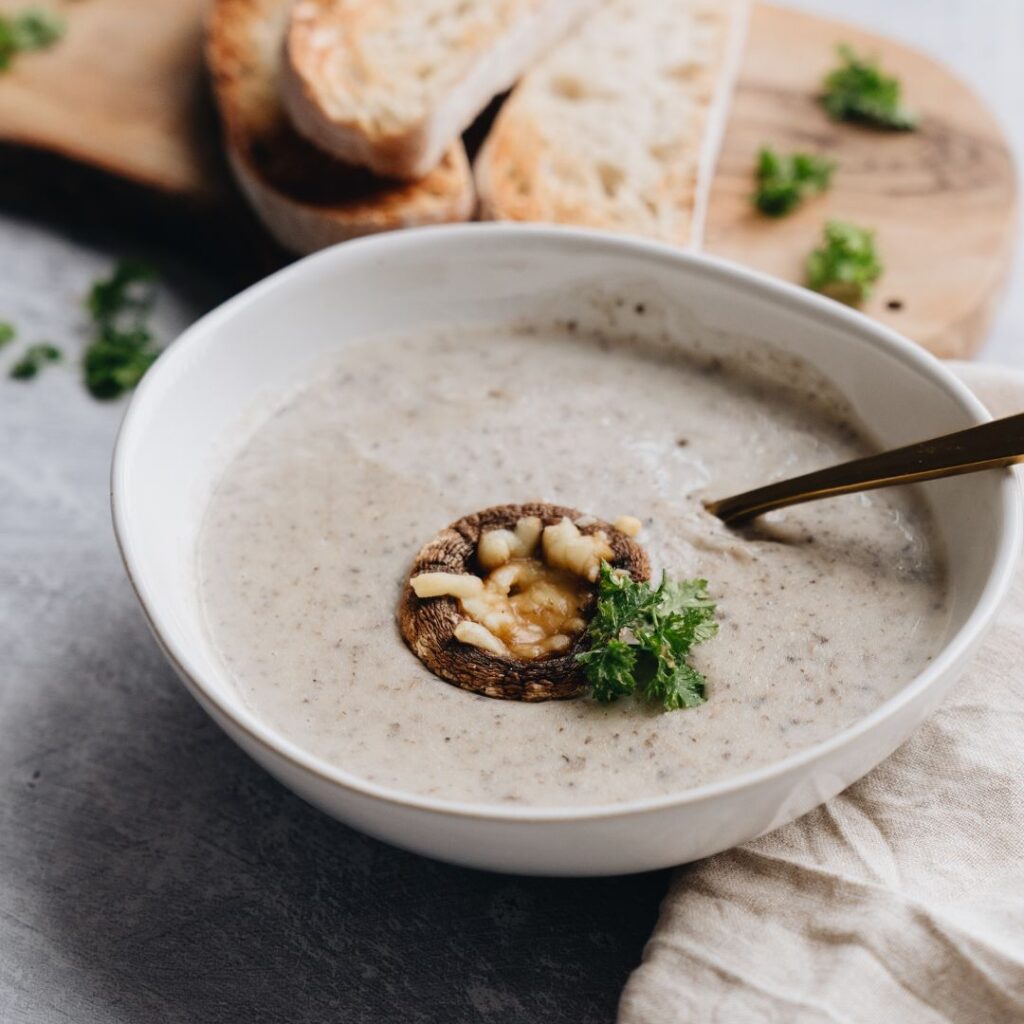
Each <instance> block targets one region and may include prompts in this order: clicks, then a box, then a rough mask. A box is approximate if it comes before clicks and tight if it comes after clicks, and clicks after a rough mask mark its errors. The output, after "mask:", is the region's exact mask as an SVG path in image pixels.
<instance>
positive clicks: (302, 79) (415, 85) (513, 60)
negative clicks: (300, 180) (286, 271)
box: [281, 0, 599, 180]
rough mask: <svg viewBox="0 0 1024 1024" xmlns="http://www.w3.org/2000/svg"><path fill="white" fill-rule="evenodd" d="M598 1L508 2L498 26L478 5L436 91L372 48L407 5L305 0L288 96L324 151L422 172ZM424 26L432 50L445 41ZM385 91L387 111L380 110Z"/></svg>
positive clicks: (393, 172)
mask: <svg viewBox="0 0 1024 1024" xmlns="http://www.w3.org/2000/svg"><path fill="white" fill-rule="evenodd" d="M598 2H599V0H504V2H503V3H501V4H498V3H495V4H494V6H493V7H491V8H490V9H489V13H490V16H491V17H492V18H493V19H495V20H496V21H497V23H498V24H497V25H495V26H493V27H491V29H490V31H485V30H484V29H483V28H482V27H481V26H480V25H474V23H473V21H472V17H473V15H474V14H475V13H477V12H479V11H480V10H481V9H483V10H487V8H486V7H484V8H480V7H472V6H471V7H470V13H469V14H467V15H466V16H465V20H466V24H465V25H464V26H463V31H462V37H461V39H460V43H461V47H460V48H452V49H453V52H452V53H450V54H449V55H448V63H449V64H450V66H451V67H452V68H453V71H452V74H453V76H454V77H453V78H452V80H451V81H447V82H446V83H445V87H444V88H443V89H441V91H440V92H439V93H437V94H436V95H435V94H430V95H429V96H428V95H427V93H428V90H429V86H428V85H427V84H426V83H420V82H418V81H417V80H416V79H415V78H414V77H410V76H409V75H408V74H405V75H402V76H400V77H399V79H398V80H397V81H396V80H394V78H391V77H389V76H388V74H387V72H388V68H387V67H382V66H380V64H379V63H378V62H377V61H375V59H374V57H373V56H371V55H370V54H369V53H368V51H370V50H372V46H371V45H370V43H369V42H368V39H367V37H369V36H371V35H372V34H373V33H377V34H380V33H381V32H382V30H383V27H386V26H387V25H389V24H392V23H398V22H399V21H400V19H402V18H408V16H409V12H408V11H407V10H403V5H402V4H400V3H391V4H387V3H382V2H381V0H300V2H299V3H297V4H296V5H295V7H294V8H293V10H292V14H291V19H290V22H289V26H288V30H287V34H286V38H285V42H284V67H283V73H282V81H281V94H282V100H283V103H284V106H285V109H286V110H287V112H288V115H289V117H290V118H291V121H292V123H293V124H294V125H295V127H296V128H297V130H298V131H299V133H300V134H301V135H303V136H304V137H305V138H307V139H309V140H310V141H311V142H313V143H314V145H316V146H318V147H319V148H320V149H323V150H324V151H325V152H327V153H330V154H332V155H333V156H335V157H337V158H338V159H341V160H345V161H347V162H349V163H354V164H359V165H361V166H365V167H369V168H370V169H371V170H373V171H375V172H376V173H377V174H382V175H387V176H392V177H396V178H403V179H407V180H415V179H418V178H421V177H423V176H424V175H425V174H428V173H429V172H430V171H431V170H432V169H433V168H434V167H436V166H437V164H438V162H439V161H440V160H441V159H442V157H443V155H444V153H445V151H446V149H447V148H448V147H449V146H450V145H451V144H452V143H453V142H455V141H457V139H458V137H459V135H460V134H461V133H462V132H463V131H464V130H465V129H466V128H467V127H468V126H469V125H470V124H471V123H472V121H473V120H474V118H475V117H476V116H477V115H478V114H479V113H480V112H481V111H482V110H483V109H484V108H485V107H486V106H487V104H488V103H489V102H490V100H491V99H492V98H493V97H494V96H496V95H498V94H499V93H501V92H504V91H505V90H507V89H509V88H510V87H511V86H512V85H513V84H514V83H515V82H516V80H517V79H518V78H519V77H520V76H521V75H522V73H523V72H524V71H525V69H526V68H528V67H529V66H530V65H531V64H532V63H533V62H534V61H535V60H536V59H537V58H538V57H539V56H540V55H541V54H543V53H544V52H545V51H546V50H548V49H549V48H550V47H551V45H552V44H554V43H555V42H556V41H557V40H558V39H560V38H561V37H562V36H563V35H565V33H566V32H567V31H568V30H569V29H570V28H571V27H572V26H573V25H574V24H575V22H576V21H577V20H578V19H579V18H580V16H581V15H582V14H584V13H585V12H586V10H587V9H588V8H592V7H595V6H597V4H598ZM382 23H383V26H382ZM426 34H427V36H428V37H427V38H424V39H422V41H421V45H422V46H423V47H424V48H427V49H429V48H430V46H431V43H432V42H433V44H434V45H436V46H441V44H440V43H439V42H438V40H436V39H433V40H432V39H431V38H430V37H429V33H426ZM353 69H355V70H353ZM356 72H358V73H356ZM417 90H421V91H417ZM384 91H388V92H389V96H388V99H389V105H388V108H387V111H386V112H385V111H384V110H375V109H374V108H373V103H374V102H375V101H376V102H377V103H378V104H379V103H380V94H381V93H382V92H384ZM393 108H403V109H402V110H401V112H398V111H397V110H395V109H393Z"/></svg>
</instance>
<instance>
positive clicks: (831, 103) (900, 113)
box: [821, 45, 917, 131]
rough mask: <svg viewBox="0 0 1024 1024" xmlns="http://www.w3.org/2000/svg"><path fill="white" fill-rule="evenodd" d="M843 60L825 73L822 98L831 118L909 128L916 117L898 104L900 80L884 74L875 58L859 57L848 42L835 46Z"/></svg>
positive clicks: (913, 126)
mask: <svg viewBox="0 0 1024 1024" xmlns="http://www.w3.org/2000/svg"><path fill="white" fill-rule="evenodd" d="M836 49H837V52H838V53H839V59H840V60H841V61H842V64H841V65H840V66H839V67H838V68H836V69H835V70H834V71H831V72H830V73H829V74H828V75H827V76H826V77H825V92H824V95H823V96H822V97H821V102H822V104H823V105H824V107H825V110H826V112H827V113H828V116H829V117H831V118H832V120H834V121H859V122H861V123H863V124H870V125H874V126H875V127H876V128H889V129H891V130H892V131H912V130H913V129H914V128H916V127H917V117H916V115H914V114H912V113H911V112H910V111H908V110H907V109H906V108H905V107H903V106H901V104H900V98H901V93H902V87H901V85H900V80H899V79H898V78H895V77H893V76H892V75H886V74H884V73H883V72H882V70H881V68H880V67H879V66H878V61H877V60H874V59H871V58H866V57H858V56H857V54H856V53H855V52H854V50H853V48H852V47H850V46H846V45H842V46H839V47H837V48H836Z"/></svg>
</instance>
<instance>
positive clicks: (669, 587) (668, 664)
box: [576, 562, 718, 711]
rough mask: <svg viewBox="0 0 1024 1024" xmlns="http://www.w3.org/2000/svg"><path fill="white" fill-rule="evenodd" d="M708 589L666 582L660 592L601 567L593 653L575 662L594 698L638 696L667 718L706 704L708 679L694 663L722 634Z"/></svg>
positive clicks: (591, 630) (702, 584)
mask: <svg viewBox="0 0 1024 1024" xmlns="http://www.w3.org/2000/svg"><path fill="white" fill-rule="evenodd" d="M707 586H708V585H707V581H706V580H677V581H670V580H669V579H668V578H667V577H666V576H664V575H663V576H662V578H661V583H660V584H659V585H658V586H657V587H656V588H655V587H652V586H651V585H650V584H649V583H643V582H640V583H637V582H635V581H634V580H632V579H631V578H630V577H629V575H628V574H627V573H624V572H620V571H617V570H615V569H612V567H611V566H610V565H609V564H608V563H607V562H602V563H601V574H600V576H599V578H598V595H597V607H596V609H595V611H594V617H593V618H592V619H591V621H590V625H589V626H588V627H587V640H588V649H587V650H586V651H583V652H582V653H580V654H577V655H576V659H577V661H579V663H580V664H581V665H582V666H583V670H584V673H585V675H586V678H587V681H588V682H589V683H590V687H591V693H592V694H593V696H594V697H595V698H596V699H597V700H599V701H605V702H607V701H613V700H616V699H617V698H619V697H625V696H627V695H629V694H632V693H636V694H637V695H639V696H641V697H643V698H644V699H646V700H650V701H653V702H655V703H660V704H661V705H662V707H663V708H664V709H665V710H666V711H675V710H678V709H680V708H692V707H696V706H697V705H699V704H703V703H704V701H705V700H706V697H705V689H706V683H705V679H704V676H702V675H701V674H700V672H698V671H697V670H696V669H695V668H694V667H693V666H692V665H691V664H690V663H689V662H688V661H687V658H688V656H689V653H690V650H691V648H693V647H694V646H695V645H696V644H699V643H703V642H704V641H705V640H710V639H711V637H713V636H714V635H715V633H717V632H718V624H717V623H716V622H715V620H714V616H715V603H714V601H712V600H711V599H710V597H709V596H708V591H707Z"/></svg>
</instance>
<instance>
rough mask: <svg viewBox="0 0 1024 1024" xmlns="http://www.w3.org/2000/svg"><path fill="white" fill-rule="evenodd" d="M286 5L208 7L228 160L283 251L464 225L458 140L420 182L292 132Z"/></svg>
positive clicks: (469, 206) (464, 163)
mask: <svg viewBox="0 0 1024 1024" xmlns="http://www.w3.org/2000/svg"><path fill="white" fill-rule="evenodd" d="M291 6H292V5H291V2H290V0H215V3H214V4H213V7H212V10H211V12H210V19H209V23H208V33H207V51H206V52H207V62H208V64H209V67H210V71H211V73H212V76H213V85H214V92H215V93H216V97H217V104H218V106H219V108H220V113H221V120H222V122H223V127H224V136H225V144H226V149H227V153H228V158H229V161H230V164H231V167H232V169H233V171H234V174H235V177H236V178H237V180H238V183H239V185H240V186H241V188H242V191H243V192H244V193H245V195H246V197H247V198H248V199H249V201H250V202H251V204H252V205H253V207H254V208H255V210H256V212H257V213H258V214H259V216H260V218H261V219H262V220H263V222H264V224H265V225H266V227H267V228H268V229H269V231H270V232H271V234H272V235H273V236H274V237H275V238H276V239H277V241H278V242H279V243H280V244H281V245H282V246H284V247H285V248H286V249H289V250H291V251H292V252H297V253H308V252H313V251H315V250H316V249H322V248H324V247H325V246H327V245H332V244H333V243H335V242H341V241H345V240H347V239H349V238H355V237H357V236H360V235H368V234H373V233H375V232H378V231H388V230H390V229H392V228H403V227H413V226H416V225H420V224H435V223H440V222H444V221H461V220H468V219H469V218H470V217H471V216H472V214H473V209H474V205H475V196H474V191H473V182H472V176H471V173H470V169H469V162H468V159H467V157H466V152H465V149H464V148H463V146H462V143H461V141H459V140H456V141H455V142H454V143H453V144H452V145H451V146H450V147H449V148H448V150H447V152H446V153H445V154H444V157H443V159H442V160H441V162H440V164H439V165H438V166H437V167H436V168H435V169H434V170H433V171H432V172H431V173H430V174H429V175H427V176H426V177H425V178H424V179H423V180H422V181H418V182H415V183H409V182H396V181H388V180H384V179H381V178H378V177H376V176H374V175H373V174H371V173H370V172H369V171H367V170H365V169H364V168H359V167H353V166H351V165H346V164H343V163H341V162H339V161H337V160H334V159H332V158H331V157H329V156H327V155H325V154H324V153H322V152H321V151H320V150H318V149H317V148H316V147H315V146H313V145H311V144H310V143H309V142H307V141H306V140H305V139H303V138H302V137H301V136H300V135H298V134H297V133H296V131H295V130H294V128H293V127H292V125H291V124H290V122H289V121H288V118H287V115H286V114H285V111H284V107H283V106H282V104H281V100H280V94H279V86H280V77H281V51H282V45H283V40H284V34H285V30H286V28H287V24H288V14H289V12H290V10H291Z"/></svg>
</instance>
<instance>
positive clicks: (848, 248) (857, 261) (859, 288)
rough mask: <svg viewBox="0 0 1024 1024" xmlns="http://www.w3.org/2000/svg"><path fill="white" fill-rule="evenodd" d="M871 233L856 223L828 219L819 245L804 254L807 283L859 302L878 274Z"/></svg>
mask: <svg viewBox="0 0 1024 1024" xmlns="http://www.w3.org/2000/svg"><path fill="white" fill-rule="evenodd" d="M884 269H885V268H884V266H883V265H882V261H881V260H880V259H879V258H878V252H877V251H876V249H875V233H874V232H873V231H868V230H866V229H865V228H859V227H857V225H856V224H850V223H848V222H847V221H842V220H830V221H829V222H828V223H827V224H826V225H825V236H824V239H823V242H822V245H821V247H820V248H818V249H815V250H814V252H812V253H811V255H810V256H808V257H807V285H808V287H809V288H813V289H814V290H815V291H816V292H822V293H823V294H825V295H828V296H829V297H830V298H833V299H838V300H839V301H840V302H845V303H847V304H849V305H856V304H857V303H860V302H863V301H864V300H865V299H866V298H867V297H868V296H869V295H870V294H871V286H872V285H873V284H874V283H875V281H877V280H878V279H879V277H881V276H882V271H883V270H884Z"/></svg>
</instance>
